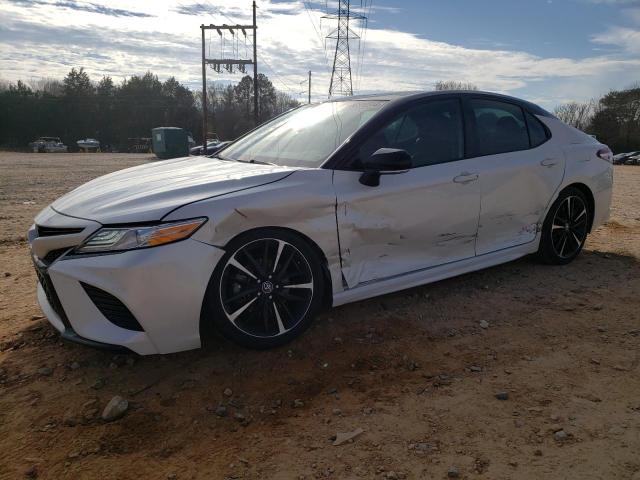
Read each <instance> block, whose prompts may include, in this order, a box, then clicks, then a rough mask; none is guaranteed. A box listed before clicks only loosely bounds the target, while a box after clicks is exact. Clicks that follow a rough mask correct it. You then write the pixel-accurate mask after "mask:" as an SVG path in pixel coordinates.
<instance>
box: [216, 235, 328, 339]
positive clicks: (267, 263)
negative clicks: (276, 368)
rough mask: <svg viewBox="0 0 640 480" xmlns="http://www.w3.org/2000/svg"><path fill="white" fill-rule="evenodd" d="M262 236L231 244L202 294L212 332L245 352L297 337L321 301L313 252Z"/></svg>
mask: <svg viewBox="0 0 640 480" xmlns="http://www.w3.org/2000/svg"><path fill="white" fill-rule="evenodd" d="M266 233H267V232H261V233H259V234H258V235H256V234H251V235H249V236H247V237H245V238H241V239H239V240H240V241H234V242H232V243H233V244H232V245H230V248H228V250H227V254H225V256H224V257H223V258H222V260H221V261H220V264H219V266H218V268H216V272H214V278H215V281H214V282H213V284H211V283H210V285H209V288H208V291H207V303H209V304H213V312H212V313H213V323H214V325H215V326H216V327H217V329H218V330H219V331H220V332H221V333H222V334H223V335H224V336H226V337H227V338H229V339H231V340H232V341H235V342H236V343H239V344H241V345H243V346H246V347H250V348H270V347H275V346H278V345H282V344H284V343H286V342H288V341H290V340H291V339H293V338H294V337H296V336H297V335H299V334H300V333H302V332H303V331H304V330H305V329H306V328H307V327H308V326H309V324H310V323H311V321H312V320H313V317H314V316H315V313H316V312H317V310H318V308H319V305H320V299H321V298H322V290H323V284H322V278H323V275H322V269H321V267H320V264H319V260H318V259H317V255H316V254H315V252H314V251H313V249H311V248H310V247H309V246H308V245H307V244H306V242H304V241H303V240H301V239H299V238H298V237H297V236H296V235H294V234H291V233H289V232H283V231H278V232H277V233H276V234H275V235H265V234H266ZM255 237H259V238H255ZM214 289H215V290H214ZM214 291H215V295H214Z"/></svg>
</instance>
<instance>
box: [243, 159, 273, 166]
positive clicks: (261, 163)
mask: <svg viewBox="0 0 640 480" xmlns="http://www.w3.org/2000/svg"><path fill="white" fill-rule="evenodd" d="M247 163H259V164H260V165H273V166H275V167H277V166H278V165H276V164H275V163H271V162H264V161H262V160H256V159H255V158H252V159H251V160H249V161H248V162H247Z"/></svg>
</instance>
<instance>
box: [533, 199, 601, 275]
mask: <svg viewBox="0 0 640 480" xmlns="http://www.w3.org/2000/svg"><path fill="white" fill-rule="evenodd" d="M590 218H591V212H590V211H589V205H588V203H587V201H586V198H585V196H584V194H583V193H582V192H581V191H580V190H578V189H575V188H570V189H567V190H565V191H564V192H562V194H561V195H560V197H559V198H558V199H557V200H556V201H555V202H554V204H553V205H552V207H551V209H550V210H549V214H548V215H547V219H546V220H545V223H544V226H543V228H542V239H541V242H540V249H539V251H538V256H539V257H540V258H541V259H542V260H543V261H544V262H545V263H551V264H558V265H564V264H567V263H569V262H571V261H572V260H573V259H574V258H575V257H577V256H578V254H579V253H580V251H581V250H582V247H583V246H584V243H585V241H586V239H587V234H588V233H589V219H590Z"/></svg>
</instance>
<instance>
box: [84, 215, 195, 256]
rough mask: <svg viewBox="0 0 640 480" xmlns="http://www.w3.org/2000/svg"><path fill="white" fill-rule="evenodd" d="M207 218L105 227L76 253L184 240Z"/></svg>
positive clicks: (98, 251) (119, 249)
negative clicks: (150, 224) (148, 224)
mask: <svg viewBox="0 0 640 480" xmlns="http://www.w3.org/2000/svg"><path fill="white" fill-rule="evenodd" d="M206 221H207V219H206V218H204V217H202V218H192V219H190V220H181V221H178V222H169V223H161V224H160V225H153V226H131V227H105V228H101V229H100V230H98V231H97V232H96V233H94V234H93V235H91V236H90V237H89V238H88V239H87V240H86V241H85V242H84V243H83V244H82V245H80V246H79V247H78V248H76V250H75V253H101V252H114V251H122V250H133V249H135V248H146V247H156V246H158V245H165V244H167V243H173V242H177V241H179V240H184V239H185V238H189V237H190V236H191V235H193V234H194V233H195V232H196V230H198V228H200V227H201V226H202V225H203V224H204V222H206Z"/></svg>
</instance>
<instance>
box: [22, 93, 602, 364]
mask: <svg viewBox="0 0 640 480" xmlns="http://www.w3.org/2000/svg"><path fill="white" fill-rule="evenodd" d="M611 162H612V153H611V151H610V150H609V148H607V146H605V145H602V144H601V143H599V142H598V141H597V140H595V139H593V138H592V137H590V136H589V135H586V134H584V133H582V132H580V131H579V130H576V129H575V128H572V127H569V126H567V125H565V124H564V123H562V122H561V121H560V120H558V119H557V118H556V117H554V116H553V115H551V114H550V113H548V112H546V111H545V110H543V109H541V108H540V107H538V106H536V105H533V104H531V103H529V102H526V101H523V100H518V99H516V98H512V97H507V96H503V95H496V94H489V93H482V92H429V93H417V94H397V95H391V94H390V95H381V96H362V97H347V98H343V99H336V100H332V101H328V102H325V103H321V104H317V105H309V106H304V107H300V108H298V109H296V110H293V111H290V112H287V113H285V114H283V115H281V116H279V117H277V118H275V119H273V120H271V121H270V122H268V123H266V124H264V125H262V126H261V127H259V128H257V129H255V130H254V131H252V132H249V133H248V134H247V135H245V136H244V137H241V138H240V139H238V140H236V141H235V142H233V143H232V144H231V145H229V146H227V147H226V148H224V149H223V150H222V151H221V152H219V153H218V154H217V156H216V157H213V158H209V157H195V158H194V157H189V158H184V159H174V160H168V161H165V162H155V163H150V164H146V165H142V166H138V167H134V168H129V169H126V170H122V171H119V172H115V173H111V174H109V175H106V176H104V177H100V178H97V179H95V180H93V181H91V182H89V183H87V184H85V185H83V186H80V187H79V188H76V189H75V190H73V191H72V192H70V193H68V194H67V195H65V196H63V197H61V198H60V199H58V200H56V201H55V202H54V203H53V204H51V206H49V207H47V208H45V209H44V210H43V211H42V212H41V213H40V214H39V215H38V216H37V217H36V219H35V225H33V226H32V228H31V229H30V230H29V234H28V238H29V243H30V245H31V251H32V256H33V261H34V263H35V267H36V271H37V273H38V279H39V282H38V287H37V288H38V300H39V302H40V305H41V306H42V309H43V311H44V313H45V314H46V316H47V317H48V318H49V321H50V322H51V323H52V324H53V325H54V326H55V328H57V329H58V330H59V331H60V332H62V335H63V337H65V338H68V339H71V340H75V341H78V342H83V343H87V344H91V345H95V346H102V347H110V346H120V347H126V348H128V349H130V350H133V351H135V352H137V353H139V354H153V353H169V352H177V351H180V350H187V349H192V348H197V347H199V346H201V345H202V344H203V342H208V341H210V339H211V338H213V337H212V335H213V332H219V333H221V334H223V335H224V336H226V337H227V338H229V339H231V340H233V341H235V342H237V343H239V344H241V345H244V346H246V347H251V348H269V347H274V346H277V345H282V344H284V343H286V342H289V341H291V340H292V339H294V338H295V337H297V336H298V335H300V334H301V333H302V332H303V331H304V330H305V329H306V328H307V327H308V326H309V324H310V323H311V322H312V320H313V318H314V317H315V315H316V314H317V313H318V311H319V310H320V309H321V308H322V307H326V306H332V305H334V306H335V305H342V304H345V303H349V302H354V301H358V300H362V299H365V298H369V297H373V296H376V295H381V294H385V293H389V292H394V291H397V290H401V289H405V288H410V287H415V286H417V285H422V284H425V283H429V282H434V281H437V280H441V279H443V278H447V277H452V276H455V275H460V274H463V273H466V272H471V271H474V270H478V269H482V268H486V267H490V266H493V265H497V264H500V263H504V262H509V261H511V260H515V259H517V258H519V257H522V256H524V255H529V254H535V255H537V257H538V258H539V259H540V260H541V261H542V262H544V263H548V264H555V265H563V264H567V263H569V262H571V261H572V260H573V259H575V258H576V257H577V256H578V254H579V253H580V251H581V250H582V247H583V245H584V243H585V240H586V238H587V235H588V234H589V232H590V231H592V229H594V228H596V227H598V226H599V225H602V223H603V222H605V221H606V220H607V218H608V217H609V206H610V202H611V192H612V179H613V166H612V163H611ZM554 272H555V270H553V269H550V270H549V289H550V290H553V289H554V286H553V281H554V278H555V277H556V273H554ZM514 288H517V285H514Z"/></svg>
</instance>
